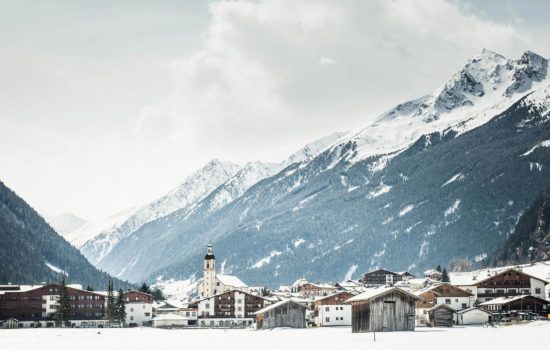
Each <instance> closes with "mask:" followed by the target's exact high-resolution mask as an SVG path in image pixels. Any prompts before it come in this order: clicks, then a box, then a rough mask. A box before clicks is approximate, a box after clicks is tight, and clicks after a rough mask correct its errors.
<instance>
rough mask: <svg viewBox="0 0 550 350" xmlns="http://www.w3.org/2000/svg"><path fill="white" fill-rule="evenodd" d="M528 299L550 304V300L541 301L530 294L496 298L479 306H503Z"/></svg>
mask: <svg viewBox="0 0 550 350" xmlns="http://www.w3.org/2000/svg"><path fill="white" fill-rule="evenodd" d="M528 297H532V298H536V299H538V300H540V301H542V302H545V303H550V301H548V300H545V299H541V298H539V297H535V296H532V295H529V294H525V295H516V296H513V297H500V298H496V299H492V300H489V301H486V302H484V303H481V304H479V305H483V306H487V305H503V304H508V303H510V302H513V301H516V300H520V299H524V298H528Z"/></svg>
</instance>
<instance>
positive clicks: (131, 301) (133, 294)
mask: <svg viewBox="0 0 550 350" xmlns="http://www.w3.org/2000/svg"><path fill="white" fill-rule="evenodd" d="M124 300H125V302H126V305H124V307H125V309H126V324H127V325H128V326H129V327H141V326H150V325H151V321H152V319H153V296H152V295H151V294H147V293H143V292H139V291H136V290H131V291H127V292H124Z"/></svg>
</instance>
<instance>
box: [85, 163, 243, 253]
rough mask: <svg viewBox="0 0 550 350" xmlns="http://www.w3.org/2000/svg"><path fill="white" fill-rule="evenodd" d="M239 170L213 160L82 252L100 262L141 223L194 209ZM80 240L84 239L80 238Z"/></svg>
mask: <svg viewBox="0 0 550 350" xmlns="http://www.w3.org/2000/svg"><path fill="white" fill-rule="evenodd" d="M238 169H239V166H238V165H237V164H233V163H230V162H221V161H219V160H213V161H210V162H209V163H208V164H206V165H205V166H204V167H202V168H201V169H199V170H198V171H196V172H195V173H193V174H192V175H190V176H189V177H188V178H187V179H185V181H184V182H183V183H182V184H181V185H179V186H178V187H176V188H175V189H173V190H172V191H171V192H170V193H168V194H167V195H165V196H163V197H162V198H160V199H158V200H156V201H154V202H152V203H149V204H147V205H145V206H144V207H142V208H140V209H138V210H137V211H135V212H134V213H132V214H131V215H130V216H128V217H127V218H126V219H125V220H124V221H122V222H120V223H118V221H117V222H115V225H114V226H110V227H109V228H108V229H106V230H104V231H102V232H100V233H99V234H97V235H93V238H92V239H90V240H87V241H86V242H85V243H84V244H83V245H82V247H81V252H82V253H83V254H84V255H85V256H86V258H88V260H90V261H91V262H92V263H94V264H97V263H98V262H99V261H100V260H101V259H102V258H103V257H104V256H105V255H106V254H108V253H109V252H110V251H111V249H113V247H114V246H115V245H116V244H117V243H118V242H119V241H120V240H122V239H124V238H126V237H128V236H129V235H131V234H132V233H133V232H134V231H135V230H137V229H139V228H140V227H141V226H142V225H144V224H146V223H148V222H150V221H153V220H155V219H158V218H161V217H164V216H166V215H168V214H170V213H172V212H174V211H176V210H180V209H185V210H187V211H190V210H193V209H194V207H195V205H197V203H199V202H200V201H201V200H202V199H203V198H204V197H205V196H206V195H208V194H209V193H210V192H212V190H213V189H215V188H216V187H218V186H219V185H220V184H222V183H224V182H225V181H226V180H227V179H228V178H230V177H231V176H233V175H234V174H235V173H236V172H237V170H238ZM75 241H76V239H75ZM79 241H81V239H80V238H79Z"/></svg>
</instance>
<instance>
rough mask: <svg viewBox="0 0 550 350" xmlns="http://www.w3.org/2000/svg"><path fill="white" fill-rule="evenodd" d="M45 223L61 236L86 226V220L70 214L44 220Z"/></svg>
mask: <svg viewBox="0 0 550 350" xmlns="http://www.w3.org/2000/svg"><path fill="white" fill-rule="evenodd" d="M46 221H48V223H49V224H50V225H51V226H52V227H53V228H54V229H55V231H56V232H57V233H59V234H61V235H62V236H65V235H68V234H70V233H72V232H75V231H76V230H78V229H79V228H81V227H82V226H84V225H85V224H86V220H84V219H82V218H79V217H78V216H76V215H74V214H71V213H64V214H61V215H58V216H54V217H51V218H46Z"/></svg>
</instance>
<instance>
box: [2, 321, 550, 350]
mask: <svg viewBox="0 0 550 350" xmlns="http://www.w3.org/2000/svg"><path fill="white" fill-rule="evenodd" d="M98 332H100V334H98ZM548 334H550V322H548V321H538V322H534V323H530V324H527V325H516V326H507V327H500V328H482V327H468V328H467V327H454V328H449V329H445V328H417V330H416V331H415V332H394V333H377V334H376V343H374V342H373V335H372V334H370V333H362V334H352V333H351V330H350V328H349V327H342V328H322V329H319V328H316V329H300V330H297V329H276V330H273V331H251V330H219V329H201V330H196V329H195V330H193V329H183V330H160V329H153V328H141V329H140V328H132V329H17V330H0V349H11V350H16V349H32V348H40V349H41V350H59V349H65V348H75V349H79V350H88V349H89V350H92V349H93V350H100V349H101V350H110V349H117V350H123V349H132V350H141V349H143V350H145V349H147V350H150V349H159V350H162V349H190V348H205V347H207V348H212V349H222V348H223V349H239V350H246V349H262V350H271V349H274V350H275V349H277V350H279V349H299V348H301V347H307V348H312V349H316V350H320V349H366V348H370V349H388V350H390V349H391V350H393V349H407V350H416V349H422V350H426V349H435V348H436V347H440V346H441V345H444V346H445V347H446V348H447V349H460V350H464V349H482V348H488V347H490V348H495V349H499V348H500V349H520V348H533V347H534V346H537V345H538V346H540V347H541V348H544V347H545V346H547V345H545V344H547V340H545V338H547V337H548Z"/></svg>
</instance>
